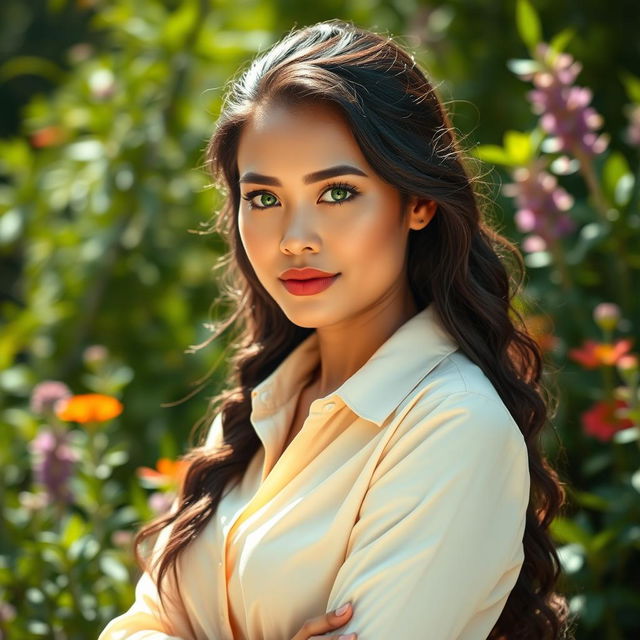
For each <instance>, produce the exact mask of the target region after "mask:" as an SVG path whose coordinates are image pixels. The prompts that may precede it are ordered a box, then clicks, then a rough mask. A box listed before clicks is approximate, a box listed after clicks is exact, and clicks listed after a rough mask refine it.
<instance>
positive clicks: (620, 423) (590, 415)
mask: <svg viewBox="0 0 640 640" xmlns="http://www.w3.org/2000/svg"><path fill="white" fill-rule="evenodd" d="M628 406H629V405H627V403H626V402H625V401H624V400H615V402H614V403H613V404H612V403H609V402H598V403H597V404H595V405H594V406H593V407H591V409H589V410H588V411H585V412H584V413H583V414H582V430H583V432H584V433H585V434H587V435H589V436H593V437H594V438H597V439H598V440H600V441H602V442H609V441H610V440H611V439H612V438H613V436H614V435H615V433H617V432H618V431H621V430H622V429H628V428H629V427H632V426H633V421H632V420H630V419H629V418H618V417H616V415H615V411H616V409H626V408H628Z"/></svg>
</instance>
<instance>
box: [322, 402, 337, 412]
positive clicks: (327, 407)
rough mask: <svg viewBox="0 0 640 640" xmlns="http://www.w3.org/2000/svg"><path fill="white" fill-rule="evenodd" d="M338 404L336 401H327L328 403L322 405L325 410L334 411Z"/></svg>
mask: <svg viewBox="0 0 640 640" xmlns="http://www.w3.org/2000/svg"><path fill="white" fill-rule="evenodd" d="M335 406H336V403H335V402H327V404H325V405H324V407H322V409H323V411H332V410H333V409H334V408H335Z"/></svg>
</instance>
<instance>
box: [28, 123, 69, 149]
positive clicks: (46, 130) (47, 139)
mask: <svg viewBox="0 0 640 640" xmlns="http://www.w3.org/2000/svg"><path fill="white" fill-rule="evenodd" d="M64 137H65V136H64V132H63V131H62V129H61V128H60V127H56V126H48V127H43V128H42V129H38V130H37V131H34V132H33V133H32V134H31V138H30V139H31V144H32V145H33V146H34V147H36V148H41V147H53V146H55V145H58V144H60V143H61V142H63V141H64Z"/></svg>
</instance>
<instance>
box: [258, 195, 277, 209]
mask: <svg viewBox="0 0 640 640" xmlns="http://www.w3.org/2000/svg"><path fill="white" fill-rule="evenodd" d="M275 202H276V197H275V196H274V195H272V194H271V193H263V194H261V195H260V204H261V206H263V207H270V206H272V205H273V204H274V203H275Z"/></svg>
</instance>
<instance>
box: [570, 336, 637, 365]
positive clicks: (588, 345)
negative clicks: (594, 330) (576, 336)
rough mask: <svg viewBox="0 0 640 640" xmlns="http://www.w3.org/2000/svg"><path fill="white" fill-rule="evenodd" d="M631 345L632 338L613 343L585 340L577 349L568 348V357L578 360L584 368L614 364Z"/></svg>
mask: <svg viewBox="0 0 640 640" xmlns="http://www.w3.org/2000/svg"><path fill="white" fill-rule="evenodd" d="M632 345H633V339H630V338H628V339H624V340H618V341H617V342H615V343H614V344H609V343H604V342H596V341H595V340H586V341H585V343H584V344H583V345H582V347H580V348H579V349H570V350H569V357H570V358H572V359H573V360H575V361H576V362H579V363H580V364H581V365H582V366H583V367H584V368H585V369H597V368H598V367H602V366H606V365H614V364H616V363H617V362H618V360H619V359H620V358H621V357H622V356H624V355H625V354H626V353H627V352H628V351H629V350H630V349H631V346H632Z"/></svg>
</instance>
